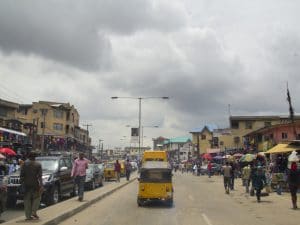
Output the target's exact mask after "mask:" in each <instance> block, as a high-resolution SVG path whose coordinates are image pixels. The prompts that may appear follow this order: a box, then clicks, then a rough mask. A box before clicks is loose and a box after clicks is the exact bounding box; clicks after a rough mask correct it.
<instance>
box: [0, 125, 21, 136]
mask: <svg viewBox="0 0 300 225" xmlns="http://www.w3.org/2000/svg"><path fill="white" fill-rule="evenodd" d="M0 131H3V132H7V133H11V134H16V135H20V136H27V135H26V134H25V133H23V132H19V131H16V130H11V129H7V128H3V127H0Z"/></svg>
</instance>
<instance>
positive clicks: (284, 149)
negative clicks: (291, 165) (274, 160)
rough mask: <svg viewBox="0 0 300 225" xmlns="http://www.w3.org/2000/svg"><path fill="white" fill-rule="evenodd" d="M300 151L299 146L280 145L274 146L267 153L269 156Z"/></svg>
mask: <svg viewBox="0 0 300 225" xmlns="http://www.w3.org/2000/svg"><path fill="white" fill-rule="evenodd" d="M297 150H300V147H299V146H293V145H289V144H278V145H276V146H274V147H273V148H271V149H269V150H268V151H266V153H268V154H280V153H286V152H292V151H297Z"/></svg>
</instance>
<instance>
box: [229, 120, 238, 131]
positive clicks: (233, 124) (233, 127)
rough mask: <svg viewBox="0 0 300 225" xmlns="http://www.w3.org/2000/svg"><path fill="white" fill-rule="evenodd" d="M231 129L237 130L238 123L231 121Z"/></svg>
mask: <svg viewBox="0 0 300 225" xmlns="http://www.w3.org/2000/svg"><path fill="white" fill-rule="evenodd" d="M231 128H232V129H239V122H238V121H231Z"/></svg>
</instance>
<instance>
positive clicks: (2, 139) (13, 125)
mask: <svg viewBox="0 0 300 225" xmlns="http://www.w3.org/2000/svg"><path fill="white" fill-rule="evenodd" d="M18 108H19V104H18V103H15V102H10V101H6V100H3V99H0V147H2V146H5V147H12V148H13V149H15V150H19V149H20V148H21V146H22V145H25V144H27V143H28V142H29V138H28V136H27V135H26V134H25V133H23V132H22V130H23V128H24V127H26V126H25V125H24V124H22V122H20V120H19V118H18V116H17V110H18Z"/></svg>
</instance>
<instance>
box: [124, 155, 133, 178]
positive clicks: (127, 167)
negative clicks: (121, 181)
mask: <svg viewBox="0 0 300 225" xmlns="http://www.w3.org/2000/svg"><path fill="white" fill-rule="evenodd" d="M131 170H132V166H131V163H130V162H129V159H127V161H126V163H125V173H126V180H127V181H128V180H129V178H130V173H131Z"/></svg>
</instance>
